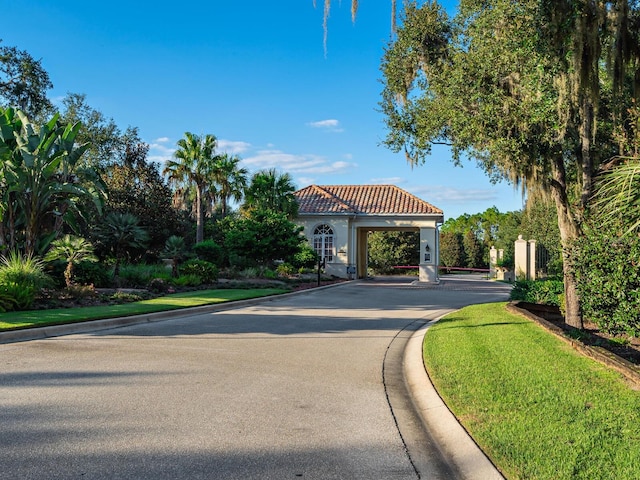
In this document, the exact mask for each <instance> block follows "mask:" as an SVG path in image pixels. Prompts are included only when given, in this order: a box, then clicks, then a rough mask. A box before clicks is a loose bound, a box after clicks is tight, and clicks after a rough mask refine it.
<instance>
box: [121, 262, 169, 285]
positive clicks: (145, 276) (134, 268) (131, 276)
mask: <svg viewBox="0 0 640 480" xmlns="http://www.w3.org/2000/svg"><path fill="white" fill-rule="evenodd" d="M167 274H168V271H167V268H166V267H165V266H164V265H160V264H157V265H146V264H144V263H141V264H137V265H122V266H121V267H120V286H122V287H128V288H144V287H146V286H147V285H149V282H150V281H151V280H153V279H154V278H162V277H163V276H165V275H167Z"/></svg>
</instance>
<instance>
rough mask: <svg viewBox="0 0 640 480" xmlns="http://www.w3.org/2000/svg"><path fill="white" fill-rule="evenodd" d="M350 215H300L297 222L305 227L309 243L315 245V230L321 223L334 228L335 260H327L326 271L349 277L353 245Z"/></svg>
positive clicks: (304, 231) (330, 273)
mask: <svg viewBox="0 0 640 480" xmlns="http://www.w3.org/2000/svg"><path fill="white" fill-rule="evenodd" d="M349 218H350V217H348V216H339V215H334V216H330V217H323V216H312V217H311V216H310V217H303V216H301V217H298V218H297V219H296V220H295V222H296V223H297V224H298V225H300V226H302V227H303V228H304V230H303V232H302V233H303V234H304V236H305V237H306V238H307V241H308V242H309V245H311V246H313V232H314V230H315V229H316V227H317V226H319V225H323V224H325V225H329V226H330V227H331V228H332V229H333V235H334V239H333V241H334V254H333V261H332V262H327V264H326V267H325V273H327V274H328V275H334V276H336V277H340V278H347V266H348V265H349V250H350V248H349V246H350V245H351V231H350V229H349Z"/></svg>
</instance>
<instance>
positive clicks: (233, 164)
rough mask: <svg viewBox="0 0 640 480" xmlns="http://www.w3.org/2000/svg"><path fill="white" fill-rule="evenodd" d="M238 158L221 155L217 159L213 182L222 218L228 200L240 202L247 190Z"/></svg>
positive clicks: (244, 172) (246, 171)
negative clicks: (216, 187)
mask: <svg viewBox="0 0 640 480" xmlns="http://www.w3.org/2000/svg"><path fill="white" fill-rule="evenodd" d="M239 163H240V158H239V157H238V156H235V155H229V154H226V153H224V154H222V155H220V156H219V157H218V162H217V164H216V171H215V182H216V184H217V185H218V197H219V199H220V202H221V204H222V218H224V217H226V216H227V206H228V201H229V199H233V200H235V201H236V202H239V201H240V200H242V197H243V195H244V192H245V189H246V188H247V175H248V174H249V172H248V170H247V169H246V168H240V167H239V166H238V164H239Z"/></svg>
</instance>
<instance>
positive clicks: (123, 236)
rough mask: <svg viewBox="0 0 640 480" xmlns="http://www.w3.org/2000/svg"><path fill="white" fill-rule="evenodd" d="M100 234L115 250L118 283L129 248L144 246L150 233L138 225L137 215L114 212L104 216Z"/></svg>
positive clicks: (110, 248) (110, 247)
mask: <svg viewBox="0 0 640 480" xmlns="http://www.w3.org/2000/svg"><path fill="white" fill-rule="evenodd" d="M98 236H99V238H100V240H101V241H102V242H103V243H104V244H105V245H106V246H107V248H108V249H109V250H111V252H113V255H114V257H115V259H116V263H115V265H114V267H113V278H114V280H115V282H116V285H117V284H118V282H119V277H120V263H121V261H122V258H123V257H124V256H125V254H126V253H127V248H144V246H145V242H147V240H148V239H149V235H148V234H147V232H146V230H145V229H144V228H142V227H141V226H140V225H138V218H137V217H136V216H135V215H131V214H130V213H115V212H112V213H110V214H109V215H107V216H106V217H105V218H104V220H103V224H102V226H101V227H100V230H99V232H98Z"/></svg>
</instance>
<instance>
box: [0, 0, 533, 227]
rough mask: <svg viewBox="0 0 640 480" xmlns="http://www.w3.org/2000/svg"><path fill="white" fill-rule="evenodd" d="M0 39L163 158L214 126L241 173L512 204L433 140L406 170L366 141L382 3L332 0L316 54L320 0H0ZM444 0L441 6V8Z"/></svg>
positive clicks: (373, 131) (385, 11)
mask: <svg viewBox="0 0 640 480" xmlns="http://www.w3.org/2000/svg"><path fill="white" fill-rule="evenodd" d="M2 3H3V5H2V10H3V17H4V18H5V19H12V21H4V22H3V29H2V30H1V31H0V38H1V39H2V40H3V43H4V44H5V45H9V46H16V47H18V48H19V49H23V50H27V51H28V52H29V53H30V54H31V55H33V56H34V57H35V58H38V59H41V60H42V64H43V66H44V68H45V69H46V70H47V71H48V72H49V74H50V76H51V80H52V81H53V83H54V89H53V90H52V91H51V92H50V97H52V98H58V99H60V98H62V97H64V96H65V95H66V93H68V92H74V93H84V94H86V96H87V102H88V103H89V105H91V106H92V107H93V108H96V109H98V110H100V111H101V112H102V113H104V114H105V115H106V116H107V117H112V118H113V119H114V120H115V122H116V123H117V124H118V125H119V126H120V127H121V128H122V129H125V128H126V127H127V126H129V125H131V126H135V127H138V128H139V130H140V135H141V136H142V138H143V139H144V140H145V141H146V142H148V143H149V144H150V145H151V149H150V159H151V160H154V161H159V162H163V161H164V160H166V159H167V158H170V157H171V155H172V152H173V150H174V149H175V143H176V141H177V140H178V139H179V138H181V137H182V136H183V134H184V132H186V131H190V132H193V133H197V134H206V133H212V134H214V135H215V136H216V137H217V138H218V141H219V147H220V148H219V149H220V150H221V151H228V152H230V153H235V154H238V155H239V156H240V157H241V158H242V159H243V163H244V166H246V167H247V168H249V170H250V171H252V172H253V171H256V170H259V169H262V168H272V167H276V168H278V169H279V170H280V171H283V172H288V173H290V174H291V175H292V176H293V178H294V180H295V182H296V185H297V186H298V188H302V187H305V186H307V185H309V184H311V183H315V184H319V185H329V184H371V183H391V184H395V185H398V186H399V187H401V188H404V189H405V190H407V191H409V192H411V193H414V194H415V195H417V196H419V197H420V198H423V199H424V200H426V201H428V202H430V203H432V204H434V205H436V206H437V207H439V208H441V209H442V210H443V211H444V213H445V218H451V217H457V216H458V215H460V214H462V213H465V212H466V213H477V212H481V211H484V210H485V209H487V208H489V207H491V206H493V205H495V206H496V207H498V209H499V210H500V211H502V212H506V211H510V210H518V209H520V208H522V196H521V194H520V192H519V190H514V188H513V187H512V186H510V185H508V184H506V183H501V184H498V185H493V184H491V183H490V182H489V179H488V177H487V176H486V175H485V174H484V172H483V171H482V170H480V169H478V168H476V166H475V165H474V164H473V163H472V162H465V164H464V167H463V168H460V167H455V166H454V165H453V164H452V163H451V160H450V157H451V156H450V154H449V152H448V150H447V149H445V148H434V151H433V154H432V156H431V158H430V159H429V160H428V162H427V163H426V164H425V165H423V166H420V167H415V168H413V169H412V168H411V167H410V166H409V165H408V164H407V162H406V161H405V158H404V155H403V154H394V153H393V152H391V151H389V150H387V149H386V148H384V147H383V146H381V145H380V143H381V141H382V140H383V139H384V137H385V133H386V132H385V127H384V121H383V120H384V119H383V116H382V115H381V114H380V113H379V112H378V111H377V109H378V102H379V100H380V92H381V90H382V84H381V83H380V79H381V74H380V69H379V67H380V59H381V57H382V53H383V49H384V46H385V45H386V44H387V42H388V41H389V38H390V32H391V28H390V22H391V15H390V8H391V7H390V0H361V1H360V7H359V11H358V17H357V19H356V22H355V23H352V22H351V14H350V4H351V2H350V0H342V2H339V0H333V1H332V3H333V5H332V9H331V15H330V18H329V22H328V25H329V35H328V42H327V52H326V56H325V52H324V48H323V29H322V22H323V6H322V4H323V0H317V4H318V5H317V7H316V8H314V7H313V1H312V0H276V1H271V2H266V1H255V0H253V1H248V2H242V1H219V0H210V1H195V0H183V1H182V2H167V1H164V0H158V1H154V2H140V1H135V0H127V1H123V0H112V1H110V2H93V1H86V0H83V1H78V0H56V1H50V0H13V1H10V2H9V1H5V2H2ZM453 3H454V2H449V7H451V5H452V4H453Z"/></svg>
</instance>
